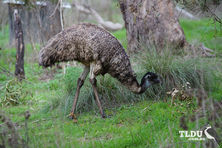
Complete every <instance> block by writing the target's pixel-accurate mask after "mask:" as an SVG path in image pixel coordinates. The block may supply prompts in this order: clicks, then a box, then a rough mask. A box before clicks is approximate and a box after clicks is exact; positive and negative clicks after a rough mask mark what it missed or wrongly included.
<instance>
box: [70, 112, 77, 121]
mask: <svg viewBox="0 0 222 148" xmlns="http://www.w3.org/2000/svg"><path fill="white" fill-rule="evenodd" d="M68 118H69V119H71V120H73V122H74V123H77V122H78V120H77V117H76V115H75V114H74V113H73V112H71V113H70V114H69V115H68Z"/></svg>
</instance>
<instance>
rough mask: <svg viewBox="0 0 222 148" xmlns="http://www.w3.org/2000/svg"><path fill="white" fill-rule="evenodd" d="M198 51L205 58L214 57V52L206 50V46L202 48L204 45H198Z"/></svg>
mask: <svg viewBox="0 0 222 148" xmlns="http://www.w3.org/2000/svg"><path fill="white" fill-rule="evenodd" d="M200 49H201V50H202V54H203V56H206V57H215V56H216V55H215V54H214V51H213V50H212V49H210V48H207V47H206V46H204V44H201V45H200Z"/></svg>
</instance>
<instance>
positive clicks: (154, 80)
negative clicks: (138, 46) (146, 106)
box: [139, 72, 160, 93]
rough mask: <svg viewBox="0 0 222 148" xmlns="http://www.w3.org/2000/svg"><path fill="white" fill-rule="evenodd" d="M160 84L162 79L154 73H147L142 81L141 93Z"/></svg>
mask: <svg viewBox="0 0 222 148" xmlns="http://www.w3.org/2000/svg"><path fill="white" fill-rule="evenodd" d="M158 83H160V79H159V77H158V75H157V74H155V73H153V72H147V73H146V74H145V75H144V76H143V78H142V80H141V84H140V87H141V90H140V92H139V93H143V92H145V91H146V89H147V88H148V87H149V86H151V85H153V84H158Z"/></svg>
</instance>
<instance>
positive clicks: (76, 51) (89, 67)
mask: <svg viewBox="0 0 222 148" xmlns="http://www.w3.org/2000/svg"><path fill="white" fill-rule="evenodd" d="M73 60H75V61H79V62H80V63H82V64H83V65H84V71H83V73H82V74H81V76H80V77H79V79H78V81H77V89H76V93H75V97H74V102H73V106H72V110H71V113H70V115H69V116H70V117H71V118H72V119H76V116H75V114H74V112H75V108H76V104H77V100H78V97H79V93H80V89H81V87H82V86H83V84H84V81H85V79H86V77H87V75H88V74H89V80H90V83H91V84H92V88H93V91H94V94H95V100H96V103H97V105H98V107H99V110H100V113H101V115H102V118H105V114H104V111H103V108H102V106H101V102H100V99H99V95H98V92H97V88H96V76H98V75H105V74H106V73H108V74H110V75H111V76H112V77H114V78H116V79H117V80H118V81H120V83H121V84H123V85H124V86H126V87H127V88H128V89H129V90H130V91H132V92H133V93H137V94H141V93H143V92H145V90H146V89H147V88H148V87H149V86H150V85H152V84H156V83H159V82H160V80H159V78H158V75H157V74H155V73H152V72H147V73H146V74H145V75H144V76H143V78H142V80H141V84H139V83H138V82H137V79H136V75H135V73H134V71H133V70H132V67H131V64H130V60H129V57H128V56H127V54H126V52H125V50H124V48H123V46H122V45H121V44H120V42H119V41H118V40H117V39H116V38H115V37H114V36H113V35H111V34H110V33H109V32H107V31H106V30H104V29H102V28H100V27H98V26H96V25H93V24H88V23H83V24H79V25H73V26H72V27H70V28H68V29H65V30H63V31H62V32H60V33H58V34H57V35H55V36H54V37H52V38H51V39H50V40H49V41H48V43H47V44H46V46H45V47H43V48H42V49H41V50H40V53H39V65H40V66H43V67H48V66H52V65H54V64H55V63H56V62H64V61H73Z"/></svg>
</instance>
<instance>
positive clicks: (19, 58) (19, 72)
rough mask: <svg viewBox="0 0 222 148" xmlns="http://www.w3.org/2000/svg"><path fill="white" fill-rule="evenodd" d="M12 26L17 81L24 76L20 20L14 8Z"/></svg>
mask: <svg viewBox="0 0 222 148" xmlns="http://www.w3.org/2000/svg"><path fill="white" fill-rule="evenodd" d="M14 28H15V42H16V64H15V76H16V77H17V78H18V80H19V81H21V80H22V79H24V78H25V71H24V51H25V45H24V38H23V31H22V22H21V19H20V16H19V14H18V10H17V9H15V10H14Z"/></svg>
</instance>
